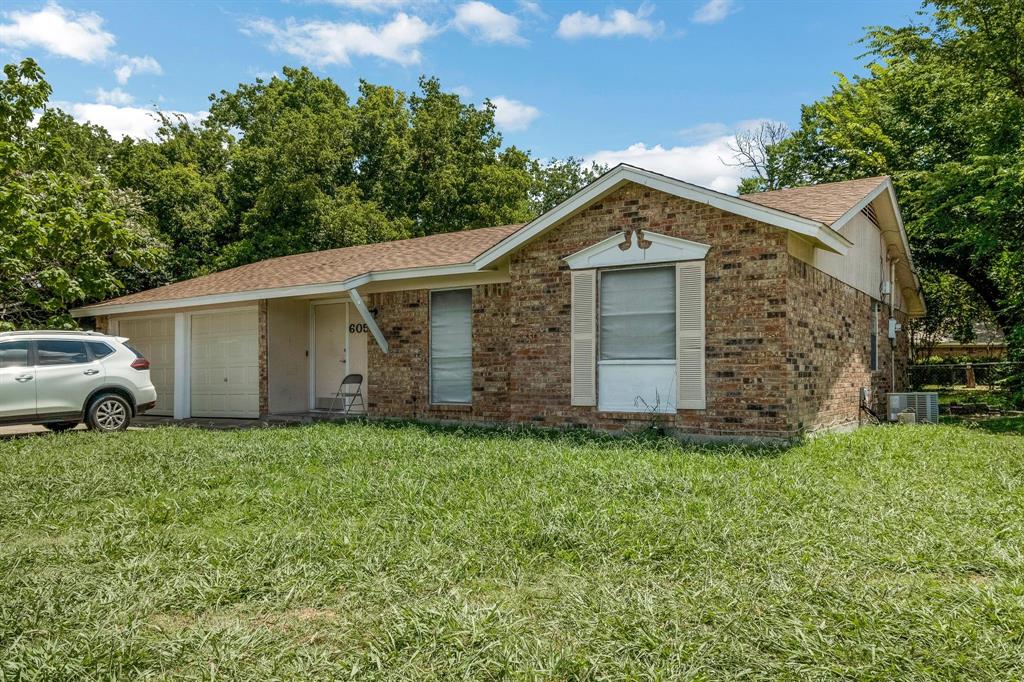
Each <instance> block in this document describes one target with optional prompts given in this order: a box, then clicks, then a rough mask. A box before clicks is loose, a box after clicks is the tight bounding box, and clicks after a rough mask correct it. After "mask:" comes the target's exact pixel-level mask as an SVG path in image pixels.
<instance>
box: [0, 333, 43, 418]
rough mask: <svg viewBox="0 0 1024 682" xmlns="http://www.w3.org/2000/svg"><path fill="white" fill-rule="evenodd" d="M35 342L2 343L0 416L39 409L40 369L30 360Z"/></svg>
mask: <svg viewBox="0 0 1024 682" xmlns="http://www.w3.org/2000/svg"><path fill="white" fill-rule="evenodd" d="M31 343H32V342H31V341H5V342H3V343H0V418H3V417H27V416H32V415H34V414H35V413H36V382H35V378H36V370H35V367H31V366H30V363H29V344H31Z"/></svg>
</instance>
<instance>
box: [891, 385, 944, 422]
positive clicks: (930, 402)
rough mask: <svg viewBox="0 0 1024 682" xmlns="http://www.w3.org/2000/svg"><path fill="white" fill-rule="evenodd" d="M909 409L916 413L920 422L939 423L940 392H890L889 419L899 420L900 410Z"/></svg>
mask: <svg viewBox="0 0 1024 682" xmlns="http://www.w3.org/2000/svg"><path fill="white" fill-rule="evenodd" d="M907 410H910V411H912V412H913V413H914V415H915V416H916V418H917V419H916V420H917V422H918V423H920V422H926V423H928V424H938V423H939V394H938V393H924V392H920V393H890V394H889V421H891V422H895V421H899V414H900V412H906V411H907Z"/></svg>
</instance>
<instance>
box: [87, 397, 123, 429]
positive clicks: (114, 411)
mask: <svg viewBox="0 0 1024 682" xmlns="http://www.w3.org/2000/svg"><path fill="white" fill-rule="evenodd" d="M131 421H132V406H131V405H129V404H128V401H127V400H125V399H124V398H122V397H121V396H119V395H117V394H116V393H104V394H102V395H99V396H97V397H96V398H95V399H94V400H93V401H92V402H91V403H89V409H88V410H87V411H86V414H85V423H86V424H87V425H88V426H89V428H90V429H92V430H94V431H124V430H125V429H127V428H128V424H129V423H131Z"/></svg>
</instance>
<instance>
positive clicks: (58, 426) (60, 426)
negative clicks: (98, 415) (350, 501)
mask: <svg viewBox="0 0 1024 682" xmlns="http://www.w3.org/2000/svg"><path fill="white" fill-rule="evenodd" d="M76 426H78V422H54V423H52V424H43V427H44V428H45V429H46V430H47V431H53V432H54V433H61V432H63V431H70V430H71V429H73V428H75V427H76Z"/></svg>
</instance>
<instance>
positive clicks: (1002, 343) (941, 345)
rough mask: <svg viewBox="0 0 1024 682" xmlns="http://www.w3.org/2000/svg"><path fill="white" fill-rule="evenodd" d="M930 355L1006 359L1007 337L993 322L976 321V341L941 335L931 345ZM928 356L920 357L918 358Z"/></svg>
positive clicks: (949, 358) (959, 358)
mask: <svg viewBox="0 0 1024 682" xmlns="http://www.w3.org/2000/svg"><path fill="white" fill-rule="evenodd" d="M928 357H940V358H946V359H947V360H950V361H956V360H961V359H963V358H971V359H974V360H1006V338H1005V337H1004V336H1003V333H1002V331H1000V329H999V328H998V327H996V326H995V325H993V324H990V323H986V322H976V323H975V324H974V341H969V342H961V341H957V340H956V339H954V338H953V337H951V336H942V337H939V338H938V339H937V340H936V341H935V343H934V344H933V345H932V347H931V351H930V352H929V354H928ZM924 359H927V358H924V357H919V358H918V360H919V361H920V360H924Z"/></svg>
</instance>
